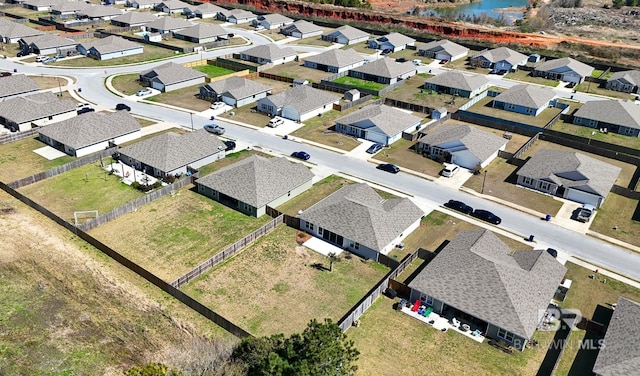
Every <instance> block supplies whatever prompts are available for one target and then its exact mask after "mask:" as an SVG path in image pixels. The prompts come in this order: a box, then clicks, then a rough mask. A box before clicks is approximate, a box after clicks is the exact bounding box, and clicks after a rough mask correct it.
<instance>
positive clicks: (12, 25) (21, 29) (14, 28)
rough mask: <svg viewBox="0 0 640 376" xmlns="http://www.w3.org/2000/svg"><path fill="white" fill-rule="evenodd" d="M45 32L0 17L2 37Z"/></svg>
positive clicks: (17, 36)
mask: <svg viewBox="0 0 640 376" xmlns="http://www.w3.org/2000/svg"><path fill="white" fill-rule="evenodd" d="M43 34H46V33H45V32H43V31H40V30H37V29H34V28H32V27H28V26H24V25H22V24H19V23H17V22H13V21H9V20H5V19H0V37H2V38H10V39H15V38H22V37H29V36H34V35H43Z"/></svg>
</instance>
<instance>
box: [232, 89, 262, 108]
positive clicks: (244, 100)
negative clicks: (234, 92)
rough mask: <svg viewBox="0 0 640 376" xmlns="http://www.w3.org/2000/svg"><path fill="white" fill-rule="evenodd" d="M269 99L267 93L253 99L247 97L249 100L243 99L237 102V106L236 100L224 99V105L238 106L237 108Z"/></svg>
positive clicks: (252, 97)
mask: <svg viewBox="0 0 640 376" xmlns="http://www.w3.org/2000/svg"><path fill="white" fill-rule="evenodd" d="M266 97H267V93H266V92H264V93H260V94H257V95H254V96H251V97H247V98H243V99H240V100H238V101H237V104H236V100H235V99H234V98H229V97H222V100H223V101H224V103H226V104H228V105H229V106H234V105H236V106H237V107H242V106H244V105H247V104H250V103H254V102H256V101H258V100H260V99H262V98H266Z"/></svg>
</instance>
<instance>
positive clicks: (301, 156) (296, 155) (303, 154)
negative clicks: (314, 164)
mask: <svg viewBox="0 0 640 376" xmlns="http://www.w3.org/2000/svg"><path fill="white" fill-rule="evenodd" d="M291 156H292V157H294V158H298V159H302V160H305V161H308V160H309V158H311V156H310V155H309V153H307V152H306V151H294V152H293V153H291Z"/></svg>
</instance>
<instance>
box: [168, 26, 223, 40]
mask: <svg viewBox="0 0 640 376" xmlns="http://www.w3.org/2000/svg"><path fill="white" fill-rule="evenodd" d="M174 34H177V35H184V36H187V37H191V38H211V37H219V36H221V35H223V36H227V34H228V33H227V32H226V31H225V30H224V29H223V28H222V26H220V25H214V24H205V23H201V24H197V25H194V26H191V27H188V28H186V29H182V30H180V31H176V32H174Z"/></svg>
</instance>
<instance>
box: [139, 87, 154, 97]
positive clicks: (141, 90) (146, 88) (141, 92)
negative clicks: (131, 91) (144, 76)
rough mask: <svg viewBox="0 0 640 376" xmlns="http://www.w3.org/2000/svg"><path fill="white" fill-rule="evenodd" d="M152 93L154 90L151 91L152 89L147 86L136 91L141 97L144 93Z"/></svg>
mask: <svg viewBox="0 0 640 376" xmlns="http://www.w3.org/2000/svg"><path fill="white" fill-rule="evenodd" d="M152 93H153V91H151V89H149V88H148V87H145V88H142V89H140V90H138V91H136V95H137V96H139V97H141V96H143V95H149V94H152Z"/></svg>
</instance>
